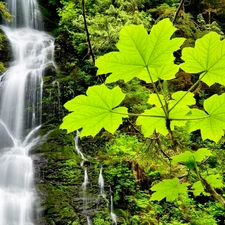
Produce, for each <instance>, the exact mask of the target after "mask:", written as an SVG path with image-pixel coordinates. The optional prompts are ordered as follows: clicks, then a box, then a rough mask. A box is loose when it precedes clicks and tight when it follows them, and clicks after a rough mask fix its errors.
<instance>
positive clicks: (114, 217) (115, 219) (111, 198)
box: [110, 195, 117, 225]
mask: <svg viewBox="0 0 225 225" xmlns="http://www.w3.org/2000/svg"><path fill="white" fill-rule="evenodd" d="M110 203H111V205H110V216H111V219H112V224H115V225H117V216H116V214H115V213H114V212H113V210H114V209H113V197H112V195H111V197H110Z"/></svg>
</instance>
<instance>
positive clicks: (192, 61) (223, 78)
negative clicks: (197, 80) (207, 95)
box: [181, 32, 225, 86]
mask: <svg viewBox="0 0 225 225" xmlns="http://www.w3.org/2000/svg"><path fill="white" fill-rule="evenodd" d="M182 59H183V60H184V61H185V62H184V63H183V64H182V65H181V68H182V69H183V70H184V71H185V72H187V73H203V74H204V77H203V78H202V81H204V82H205V83H206V84H208V85H209V86H210V85H212V84H214V83H220V84H222V85H225V73H224V71H225V40H222V41H221V38H220V35H219V34H217V33H215V32H210V33H209V34H206V35H204V36H203V37H202V38H200V39H198V40H197V41H196V42H195V47H194V48H192V47H188V48H184V49H183V51H182ZM203 74H202V75H200V77H202V76H203Z"/></svg>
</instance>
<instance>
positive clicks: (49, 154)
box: [32, 129, 110, 225]
mask: <svg viewBox="0 0 225 225" xmlns="http://www.w3.org/2000/svg"><path fill="white" fill-rule="evenodd" d="M73 142H74V139H73V136H72V135H71V136H70V135H65V132H64V131H60V130H58V129H55V130H54V131H52V132H51V133H50V134H49V135H48V137H47V139H46V140H45V141H44V143H43V144H41V145H40V146H38V147H36V149H35V150H34V151H33V152H32V153H33V155H34V167H35V171H36V188H37V190H38V194H39V196H40V197H41V202H42V204H41V205H42V208H43V210H42V216H41V218H39V219H37V225H39V224H40V225H64V224H65V225H68V224H78V225H87V218H90V219H91V220H93V219H94V217H95V215H96V213H98V217H101V216H104V220H105V221H106V222H107V221H110V214H109V201H108V200H107V198H108V196H107V194H106V198H103V196H101V195H100V190H99V186H98V176H99V165H97V164H98V162H97V161H94V160H92V159H91V158H90V160H89V159H88V161H86V162H85V163H84V165H81V164H80V163H81V158H80V156H79V155H78V154H77V152H76V150H75V149H74V143H73ZM85 168H86V169H87V175H88V182H87V184H86V188H85V189H84V186H83V185H82V184H84V169H85ZM104 220H103V221H104ZM106 224H107V223H106Z"/></svg>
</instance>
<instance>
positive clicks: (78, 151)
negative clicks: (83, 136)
mask: <svg viewBox="0 0 225 225" xmlns="http://www.w3.org/2000/svg"><path fill="white" fill-rule="evenodd" d="M74 143H75V149H76V151H77V153H78V155H79V156H80V157H81V159H82V162H81V164H80V165H81V166H83V164H84V161H86V160H87V159H86V158H85V157H84V154H83V153H82V152H81V150H80V147H79V131H78V130H77V131H76V136H75V138H74Z"/></svg>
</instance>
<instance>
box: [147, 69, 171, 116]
mask: <svg viewBox="0 0 225 225" xmlns="http://www.w3.org/2000/svg"><path fill="white" fill-rule="evenodd" d="M146 69H147V71H148V75H149V78H150V80H151V82H152V86H153V89H154V91H155V93H156V95H157V97H158V99H159V102H160V105H161V107H162V109H163V112H164V114H165V118H166V120H167V119H168V111H167V110H166V108H165V107H164V105H163V103H162V100H161V98H160V97H159V92H158V90H157V88H156V86H155V83H154V82H153V79H152V76H151V74H150V71H149V68H148V66H146Z"/></svg>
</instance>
